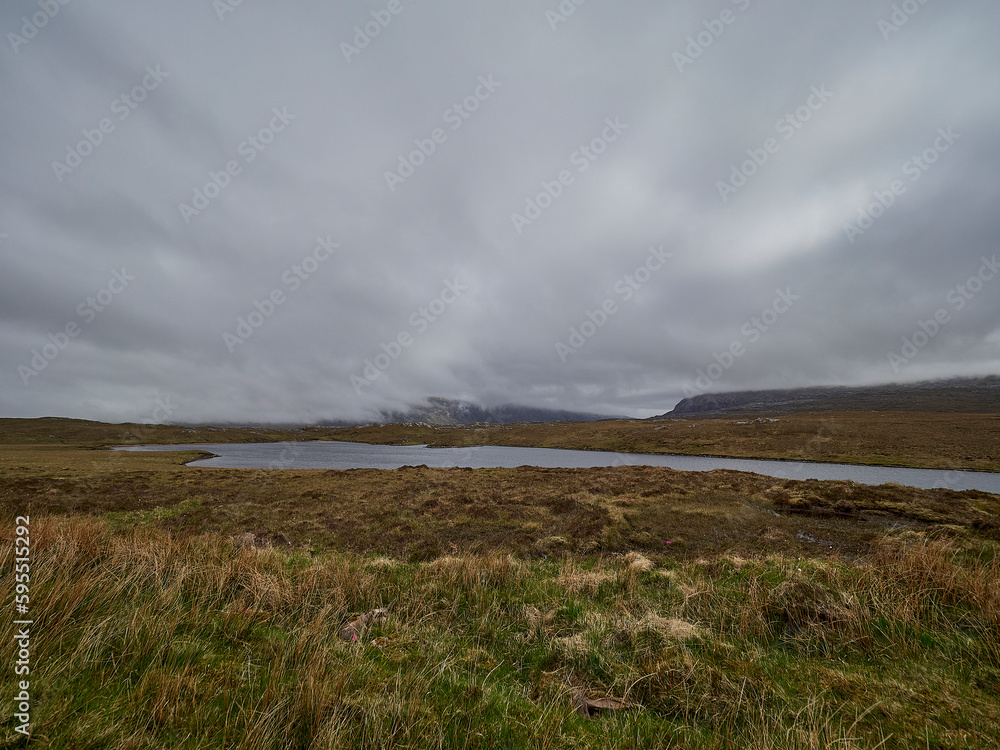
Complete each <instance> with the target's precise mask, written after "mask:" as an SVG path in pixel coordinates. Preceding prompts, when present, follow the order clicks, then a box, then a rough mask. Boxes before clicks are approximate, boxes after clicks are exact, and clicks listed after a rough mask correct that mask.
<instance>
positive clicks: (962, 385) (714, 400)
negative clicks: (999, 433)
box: [653, 376, 1000, 419]
mask: <svg viewBox="0 0 1000 750" xmlns="http://www.w3.org/2000/svg"><path fill="white" fill-rule="evenodd" d="M807 411H808V412H813V411H937V412H964V413H978V414H996V413H1000V377H997V376H990V377H985V378H961V379H958V378H956V379H952V380H935V381H928V382H924V383H913V384H907V385H898V384H895V385H877V386H860V387H840V386H837V387H822V386H820V387H813V388H795V389H790V390H773V391H739V392H733V393H717V394H704V395H701V396H694V397H692V398H685V399H683V400H682V401H681V402H680V403H679V404H677V406H675V407H674V408H673V410H672V411H670V412H668V413H667V414H663V415H661V416H660V417H653V419H663V418H666V417H670V418H682V419H683V418H689V417H708V416H731V415H736V414H741V415H742V414H757V415H761V414H794V413H796V412H807Z"/></svg>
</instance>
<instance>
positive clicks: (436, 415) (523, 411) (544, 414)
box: [378, 397, 612, 425]
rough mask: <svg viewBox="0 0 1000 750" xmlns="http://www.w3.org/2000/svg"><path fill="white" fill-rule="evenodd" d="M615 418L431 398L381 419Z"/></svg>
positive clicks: (505, 421)
mask: <svg viewBox="0 0 1000 750" xmlns="http://www.w3.org/2000/svg"><path fill="white" fill-rule="evenodd" d="M600 419H612V417H606V416H601V415H599V414H585V413H580V412H572V411H559V410H555V409H536V408H534V407H532V406H518V405H516V404H504V405H502V406H492V407H483V406H479V405H478V404H473V403H471V402H469V401H456V400H453V399H447V398H438V397H431V398H428V399H427V404H426V405H418V406H412V407H410V408H409V409H408V410H407V411H383V412H381V418H380V419H379V420H378V421H380V422H385V423H407V422H426V423H427V424H435V425H462V424H511V423H516V422H593V421H596V420H600Z"/></svg>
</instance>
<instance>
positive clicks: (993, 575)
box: [0, 415, 1000, 750]
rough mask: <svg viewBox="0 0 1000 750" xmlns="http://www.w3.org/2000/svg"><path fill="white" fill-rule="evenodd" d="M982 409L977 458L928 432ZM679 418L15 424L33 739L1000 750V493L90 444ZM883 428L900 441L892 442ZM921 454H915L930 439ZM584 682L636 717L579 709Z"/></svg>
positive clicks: (675, 427)
mask: <svg viewBox="0 0 1000 750" xmlns="http://www.w3.org/2000/svg"><path fill="white" fill-rule="evenodd" d="M826 417H829V415H826ZM897 417H898V415H897ZM919 418H921V419H922V418H923V417H919ZM821 419H822V417H819V416H816V417H815V422H808V421H803V422H801V423H794V424H793V423H792V420H791V419H789V420H787V423H786V420H785V419H784V418H782V421H781V422H778V423H766V424H761V423H756V424H754V425H730V427H729V432H730V435H729V437H728V438H726V436H725V428H724V425H723V423H721V422H720V423H719V425H715V426H712V428H711V429H712V430H714V431H716V433H717V434H718V435H721V436H722V437H718V438H717V439H718V440H719V441H720V442H723V443H726V446H727V449H730V450H749V449H750V448H751V447H752V446H751V443H752V444H753V445H756V446H757V447H758V448H759V447H760V446H762V445H764V444H765V443H766V444H768V445H771V446H772V448H773V449H774V450H776V451H780V450H785V448H783V447H782V446H783V445H785V443H784V442H783V441H793V440H794V439H801V438H802V437H806V436H808V435H809V431H810V430H811V429H813V428H815V427H816V426H817V425H821V424H822V423H821V422H820V420H821ZM927 419H928V420H930V417H927ZM976 419H980V420H982V421H980V422H976V423H975V425H978V427H976V429H978V430H979V432H978V433H975V434H974V435H973V436H972V437H971V438H969V439H968V440H967V441H966V442H967V443H968V446H969V447H968V448H963V447H961V446H963V445H965V442H959V443H956V445H953V446H952V447H950V448H947V449H944V448H943V449H941V450H940V451H939V453H940V454H941V455H942V456H949V457H952V456H953V457H954V458H955V460H958V459H959V457H960V458H961V459H962V460H984V461H988V460H994V458H995V457H992V456H991V455H990V453H989V451H990V450H995V443H993V444H991V445H986V442H987V441H988V440H989V439H990V438H989V435H990V434H991V433H990V432H989V430H992V429H995V423H993V422H990V421H989V420H988V419H987V418H983V417H977V418H976ZM955 420H956V421H955V422H954V423H949V424H952V427H943V428H942V430H943V433H942V434H948V433H947V431H948V430H949V429H954V430H955V431H956V432H958V431H961V427H960V426H961V422H960V420H959V417H955ZM731 421H732V420H730V422H731ZM686 424H687V423H682V422H674V423H665V425H666V429H663V430H656V429H655V428H656V427H659V426H663V425H661V424H658V423H655V422H654V423H621V422H619V423H597V424H596V425H590V426H588V425H582V426H576V427H575V428H576V429H577V430H578V431H579V434H578V435H576V437H574V434H573V432H572V430H571V429H570V428H569V427H566V426H563V425H554V426H546V425H540V426H524V427H512V428H500V427H493V428H485V431H484V432H483V433H477V432H475V428H473V429H469V430H464V431H463V430H450V429H441V428H439V429H434V428H427V427H406V426H392V427H386V428H377V427H376V428H365V429H364V430H362V431H356V432H354V431H347V430H315V431H314V430H308V431H295V432H291V433H289V432H282V431H267V430H259V431H258V430H242V431H240V432H239V433H235V432H227V431H222V430H211V429H201V430H198V431H196V432H193V433H192V432H186V430H187V429H188V428H172V427H164V428H144V427H141V426H120V425H95V424H94V423H79V422H72V421H68V420H65V421H64V420H56V421H54V422H47V423H44V424H42V423H39V422H36V421H32V422H31V423H28V422H11V421H6V420H0V443H2V446H0V500H2V502H0V549H2V557H0V561H2V566H3V567H2V568H0V600H2V601H3V602H4V605H5V607H7V606H10V605H9V603H10V602H12V600H13V597H14V593H15V577H14V567H13V556H14V555H13V552H14V542H13V540H14V527H15V517H16V516H17V515H30V518H31V522H30V531H31V546H32V562H31V612H30V616H31V618H32V619H33V620H34V621H35V625H34V626H33V628H32V640H31V651H32V670H31V675H30V680H31V692H32V722H33V731H34V735H33V738H32V740H31V743H30V746H38V747H52V748H73V749H74V750H75V749H76V748H122V749H124V748H164V747H176V748H222V747H225V748H230V747H231V748H248V749H249V748H255V749H256V748H260V749H263V748H317V749H319V748H341V747H343V748H347V747H357V748H362V747H363V748H373V747H374V748H383V747H384V748H426V747H446V748H496V747H510V748H521V747H537V748H563V747H565V748H581V747H595V748H606V747H615V748H618V747H622V748H633V747H634V748H639V747H677V748H706V749H707V748H730V747H731V748H744V747H745V748H761V749H763V748H827V747H837V748H876V747H880V748H912V747H922V748H926V747H931V748H995V747H996V738H997V737H1000V587H998V584H997V582H998V581H1000V497H998V496H995V495H989V494H986V493H981V492H953V491H950V490H916V489H913V488H906V487H901V486H897V485H885V486H882V487H868V486H864V485H857V484H853V483H847V482H816V481H805V482H800V481H784V480H778V479H772V478H768V477H762V476H759V475H754V474H745V473H740V472H731V471H714V472H707V473H691V472H678V471H672V470H669V469H662V468H653V467H634V466H621V467H616V468H605V469H577V470H556V469H528V468H522V469H496V470H477V471H473V470H462V469H451V470H446V469H428V468H421V467H418V468H413V469H402V470H398V471H374V470H359V471H297V470H292V471H263V470H218V469H200V468H192V467H186V466H183V465H182V464H183V463H184V461H186V460H189V459H190V458H192V457H193V456H194V455H195V454H191V453H188V454H165V453H141V452H140V453H121V452H110V451H106V450H97V449H96V448H98V447H99V446H100V445H102V444H106V443H108V442H119V441H121V442H137V443H144V442H212V441H210V440H207V439H206V436H219V437H220V438H221V439H225V440H232V439H242V440H254V439H265V440H275V439H277V440H283V439H290V438H292V437H294V436H295V435H300V436H303V437H308V438H317V437H322V438H326V439H336V438H345V439H361V438H362V437H365V438H381V441H382V442H406V441H414V442H436V443H438V444H448V441H454V442H452V443H451V444H463V443H461V442H458V441H461V440H468V441H472V440H475V441H476V442H482V443H486V442H494V443H498V442H501V441H500V440H498V439H497V440H495V439H493V436H494V435H499V434H502V433H506V434H507V435H509V436H510V439H511V440H514V441H519V440H523V441H531V440H533V441H536V442H535V443H529V442H512V443H508V444H546V443H545V441H550V440H551V441H563V442H567V441H571V440H580V441H582V442H583V443H586V445H576V446H573V447H590V448H595V447H612V449H614V450H625V449H627V448H628V446H627V445H626V444H624V443H620V442H616V441H627V440H629V439H632V440H634V444H635V445H638V446H642V448H641V449H643V450H645V449H649V448H648V447H647V446H648V444H647V443H646V442H643V441H645V440H663V441H664V442H662V443H659V444H657V446H653V447H659V448H660V449H668V448H669V446H670V445H672V444H671V443H670V442H669V441H670V440H674V439H677V440H680V439H681V437H680V436H672V432H671V431H679V430H681V429H682V428H684V429H689V430H697V429H699V428H700V426H701V425H699V428H693V427H686ZM701 424H706V423H701ZM841 424H842V425H845V422H844V420H843V419H842V420H841ZM861 424H862V423H860V422H859V423H858V425H857V426H855V427H852V426H851V423H846V426H845V427H844V429H843V430H842V431H841V432H840V433H831V436H832V437H833V439H835V440H840V441H841V442H840V443H838V445H839V446H840V447H838V448H837V450H838V451H845V454H846V453H848V452H849V450H850V446H852V445H857V446H864V445H867V444H868V442H872V443H874V442H877V440H878V438H877V436H872V437H868V436H866V435H864V434H858V433H859V432H860V431H861V426H860V425H861ZM891 424H893V425H895V426H894V427H886V431H885V432H886V435H885V437H884V442H885V444H887V445H888V444H894V442H895V441H898V440H901V439H903V437H904V433H905V431H904V430H903V429H902V427H900V426H898V425H897V423H896V422H895V421H893V422H891ZM633 425H635V426H634V427H633ZM774 425H779V426H781V425H785V426H784V427H783V428H782V429H784V430H787V432H781V431H777V432H775V433H773V434H772V433H768V432H765V431H764V430H767V429H771V428H772V427H773V426H774ZM743 427H750V428H751V429H756V428H761V431H760V435H759V436H754V434H753V433H749V434H750V435H751V438H750V442H749V443H748V442H747V441H746V435H747V434H748V433H745V432H741V431H740V430H741V428H743ZM873 429H874V428H873ZM928 429H930V428H929V427H928ZM964 429H965V431H966V432H969V431H970V430H972V429H973V423H966V424H965V428H964ZM428 431H432V433H431V432H428ZM911 431H912V432H914V433H917V432H919V431H917V430H911ZM664 433H666V436H665V435H664ZM845 433H846V435H847V438H849V439H847V438H845V437H840V438H837V437H836V435H837V434H840V435H841V436H843V435H845ZM430 434H433V435H434V436H435V440H427V439H426V438H427V437H428V436H429V435H430ZM713 434H715V433H713ZM812 434H813V435H817V434H819V433H818V432H817V431H815V430H814V429H813V432H812ZM50 435H51V436H54V437H49V436H50ZM236 435H240V436H241V437H236ZM793 435H797V436H798V438H793V437H792V436H793ZM477 436H478V437H482V438H484V439H481V440H480V439H478V437H477ZM599 440H606V441H608V442H609V445H600V444H598V442H597V441H599ZM807 442H808V441H807ZM788 444H789V445H792V443H788ZM801 444H802V443H800V445H801ZM819 445H822V446H829V443H828V442H824V443H822V444H819V443H817V446H819ZM911 445H912V451H911V453H910V455H909V458H908V460H911V461H914V462H917V461H920V460H923V459H926V458H927V457H928V456H929V445H930V444H929V442H924V441H923V440H922V439H920V438H919V435H917V434H915V435H914V438H913V440H912V441H911ZM977 445H978V448H975V447H974V446H977ZM956 446H957V447H956ZM921 451H927V453H921ZM713 452H718V451H713ZM857 457H859V456H858V455H855V458H857ZM380 608H385V609H386V610H387V613H386V615H385V617H384V618H373V620H372V621H371V622H370V623H368V625H367V626H364V627H362V626H358V627H356V628H355V629H354V630H353V631H352V632H351V633H349V634H346V635H347V636H348V637H344V636H345V633H344V628H345V626H347V625H348V624H349V623H351V622H352V621H356V620H357V618H358V617H359V616H361V615H363V614H364V613H368V612H372V611H374V610H378V609H380ZM7 611H11V610H9V609H8V610H7ZM14 619H15V618H14V616H10V617H4V618H2V619H0V663H2V664H3V667H2V668H0V675H2V677H0V695H2V696H3V701H2V702H3V705H4V709H3V713H2V714H0V747H19V746H22V745H24V744H25V743H24V742H23V738H21V737H20V735H18V734H17V733H16V732H15V729H14V727H15V722H14V720H13V718H12V713H13V712H12V710H11V709H10V707H11V706H12V705H13V696H14V695H16V693H17V689H16V680H18V679H23V678H18V677H16V676H15V675H14V673H13V669H12V666H11V665H13V664H14V663H15V661H16V659H17V653H16V642H15V641H14V640H13V635H14V633H15V630H16V629H15V627H14V626H13V624H12V622H13V620H14ZM350 636H357V637H356V638H351V637H350ZM586 699H592V700H597V699H614V700H616V701H618V702H619V703H618V704H617V705H618V706H620V708H619V709H617V710H608V711H604V712H599V713H595V714H594V715H592V716H591V715H588V711H587V710H586V704H585V700H586ZM591 705H593V704H591Z"/></svg>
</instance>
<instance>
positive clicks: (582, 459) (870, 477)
mask: <svg viewBox="0 0 1000 750" xmlns="http://www.w3.org/2000/svg"><path fill="white" fill-rule="evenodd" d="M116 450H133V451H134V450H140V451H177V450H203V451H208V452H210V453H214V454H215V457H214V458H207V459H204V460H201V461H194V462H192V463H191V464H190V465H191V466H210V467H214V468H223V469H398V468H400V467H401V466H420V465H422V464H423V465H426V466H430V467H434V468H454V467H468V468H472V469H489V468H514V467H517V466H541V467H546V468H556V469H579V468H589V467H600V466H626V465H632V466H665V467H667V468H670V469H679V470H682V471H711V470H712V469H734V470H736V471H752V472H756V473H757V474H764V475H766V476H772V477H779V478H782V479H849V480H851V481H854V482H859V483H861V484H885V483H887V482H895V483H896V484H903V485H907V486H909V487H922V488H924V489H931V488H934V487H947V488H948V489H954V490H983V491H985V492H992V493H995V494H1000V473H998V474H994V473H989V472H981V471H948V470H944V469H941V470H937V469H896V468H890V467H885V466H852V465H849V464H824V463H807V462H800V461H763V460H757V459H744V458H713V457H710V456H678V455H663V454H648V453H610V452H603V451H574V450H563V449H556V448H508V447H501V446H489V445H484V446H476V447H472V448H428V447H427V446H425V445H418V446H412V445H409V446H396V445H369V444H367V443H340V442H332V441H329V442H328V441H313V442H302V443H221V444H199V445H147V446H129V447H125V448H118V449H116Z"/></svg>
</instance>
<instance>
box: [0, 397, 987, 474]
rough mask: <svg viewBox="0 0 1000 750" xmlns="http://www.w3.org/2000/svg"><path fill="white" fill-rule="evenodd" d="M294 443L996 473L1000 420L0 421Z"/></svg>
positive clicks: (165, 439) (65, 441) (69, 437)
mask: <svg viewBox="0 0 1000 750" xmlns="http://www.w3.org/2000/svg"><path fill="white" fill-rule="evenodd" d="M741 422H749V424H740V423H741ZM298 440H349V441H357V442H362V443H379V444H395V445H406V444H409V445H420V444H430V445H434V446H441V447H444V446H467V445H514V446H527V447H542V448H574V449H581V450H605V451H616V452H627V453H680V454H686V455H713V456H728V457H732V458H775V459H791V460H799V461H830V462H839V463H850V464H878V465H887V466H908V467H913V468H928V469H945V470H953V469H968V470H974V471H1000V414H958V413H934V412H900V411H886V412H860V411H844V412H819V413H813V414H789V415H781V416H779V417H778V418H777V420H776V421H773V422H760V421H756V419H755V418H754V417H746V418H726V419H708V420H608V421H603V422H555V423H539V424H518V425H472V426H463V427H445V426H431V425H412V424H411V425H399V424H394V425H384V426H382V425H370V426H367V427H350V428H333V427H309V428H302V429H296V430H280V429H273V428H257V429H254V428H228V429H223V428H217V427H176V426H171V425H135V424H126V425H109V424H102V423H100V422H85V421H81V420H69V419H31V420H16V419H0V445H2V444H5V443H6V444H19V445H53V444H54V445H66V446H86V447H91V448H102V447H104V446H108V445H140V444H146V443H158V444H164V443H239V442H255V443H256V442H282V441H298Z"/></svg>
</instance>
